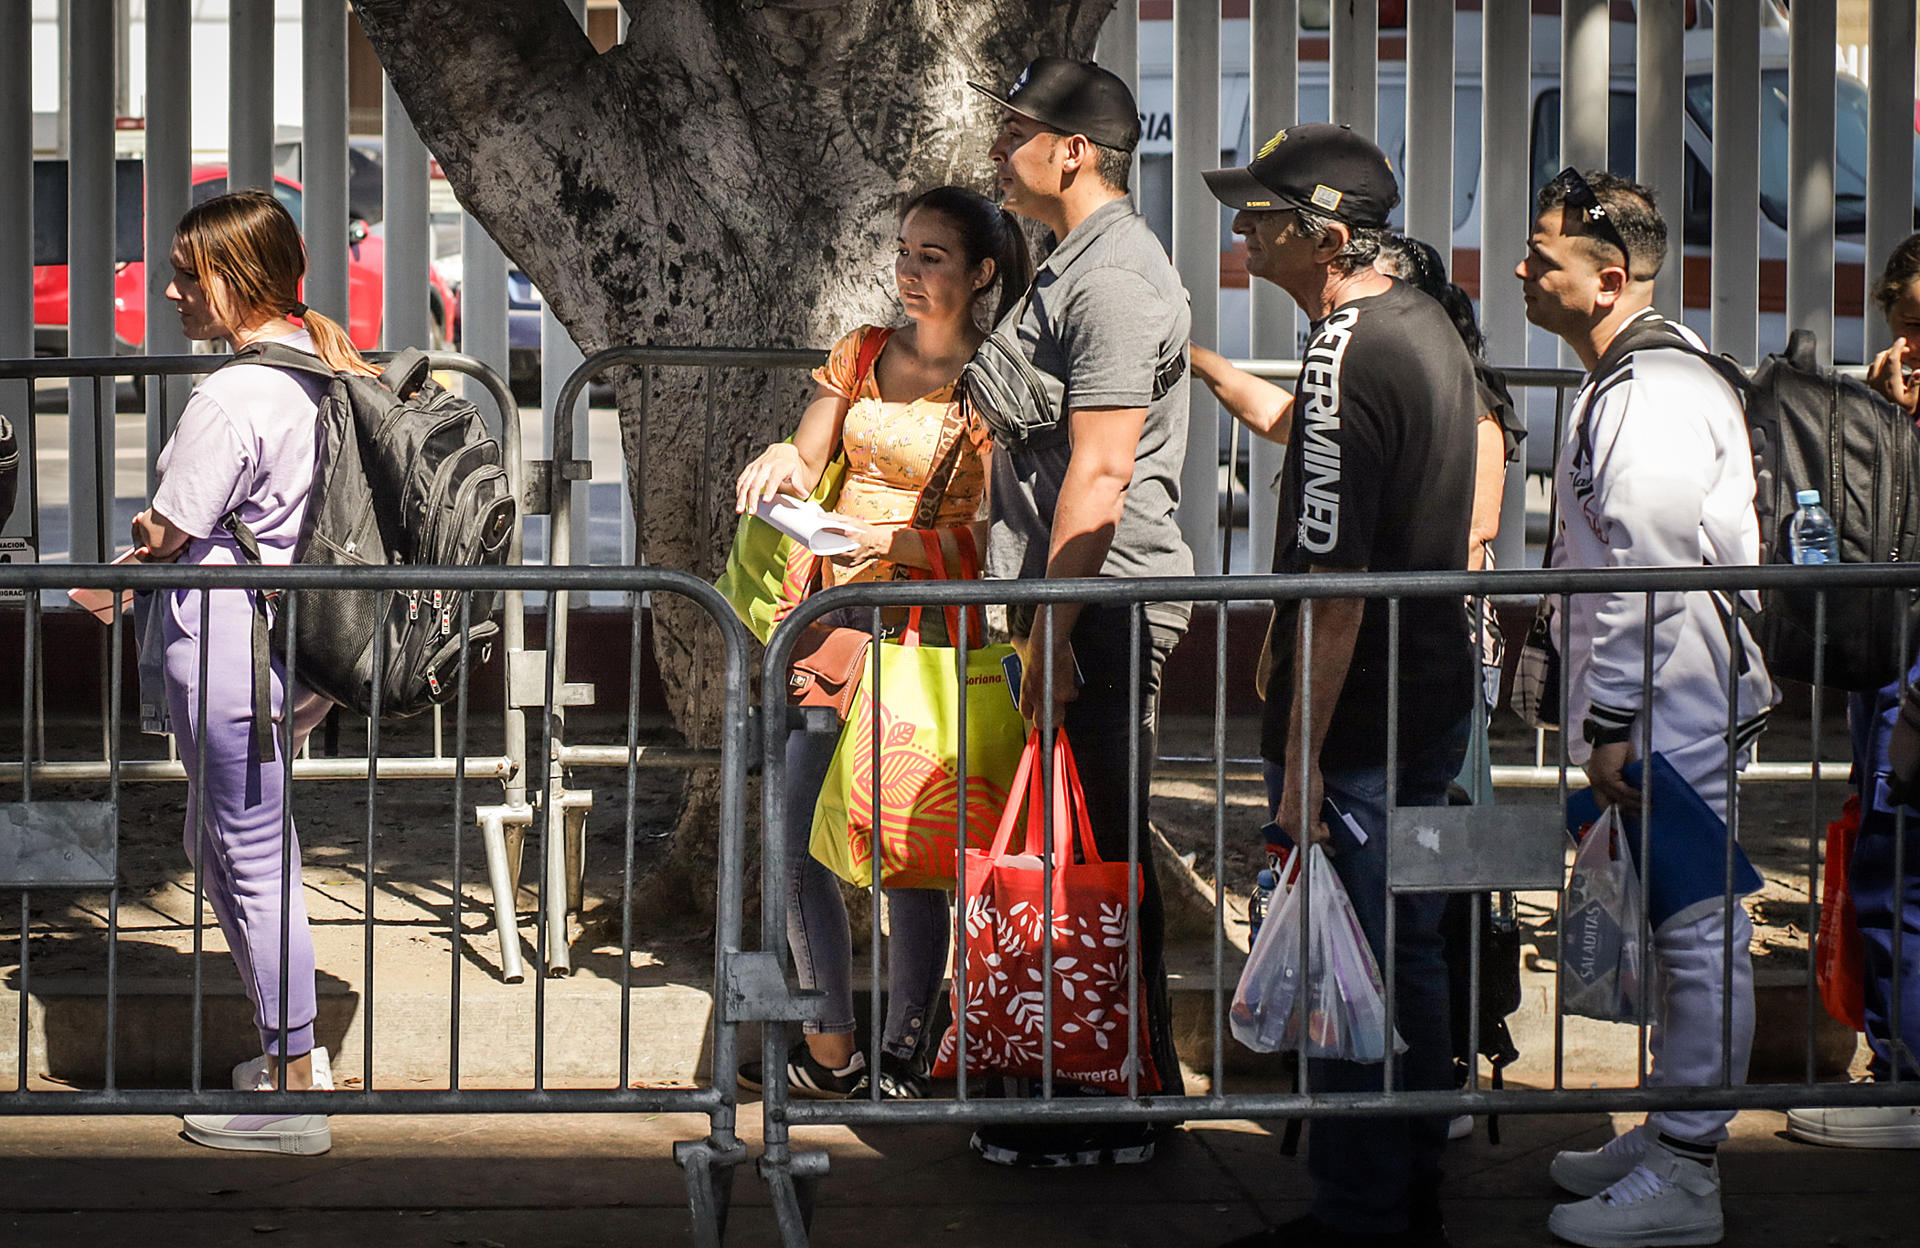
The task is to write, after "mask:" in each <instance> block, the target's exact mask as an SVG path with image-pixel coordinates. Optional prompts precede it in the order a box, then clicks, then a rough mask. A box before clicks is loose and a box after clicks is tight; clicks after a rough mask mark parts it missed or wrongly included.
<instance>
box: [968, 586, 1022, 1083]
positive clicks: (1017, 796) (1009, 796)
mask: <svg viewBox="0 0 1920 1248" xmlns="http://www.w3.org/2000/svg"><path fill="white" fill-rule="evenodd" d="M971 623H972V613H971V612H970V611H966V610H962V611H961V612H960V628H959V634H960V635H959V639H958V644H959V652H958V655H957V657H956V660H955V664H954V666H955V668H956V669H957V670H956V672H955V675H954V679H955V680H956V681H957V682H958V684H959V687H958V689H957V690H956V691H955V698H956V705H957V706H958V707H959V711H960V713H959V724H958V745H959V749H958V751H957V753H956V756H955V763H954V765H955V768H956V770H958V772H959V779H960V787H959V790H958V791H957V792H956V793H955V795H954V800H955V802H956V807H955V821H956V822H957V823H958V825H959V828H960V834H959V835H958V836H956V837H954V838H953V879H954V899H953V919H952V923H953V1000H954V1003H955V1004H956V1006H957V1007H958V1008H957V1009H955V1010H954V1011H953V1026H954V1032H955V1034H956V1036H957V1038H958V1040H959V1059H958V1060H959V1067H958V1068H957V1069H956V1070H955V1072H954V1079H955V1081H956V1084H957V1090H956V1092H955V1097H956V1099H958V1100H960V1101H961V1102H963V1103H964V1102H965V1101H966V1099H967V846H968V845H969V844H970V843H971V842H972V838H971V837H970V836H969V835H968V829H967V670H968V664H967V653H968V651H967V647H968V645H969V643H971V642H972V640H973V638H972V637H971V636H970V634H969V632H968V627H967V626H968V625H969V624H971ZM980 640H981V644H985V641H986V639H985V638H984V637H983V638H981V639H980ZM1015 709H1018V708H1017V707H1016V708H1015ZM1022 797H1023V795H1022V794H1019V793H1009V794H1007V800H1008V801H1009V802H1014V803H1018V802H1019V801H1021V800H1022ZM1015 809H1016V810H1017V809H1018V806H1017V805H1016V806H1015ZM995 831H996V832H997V831H998V829H995Z"/></svg>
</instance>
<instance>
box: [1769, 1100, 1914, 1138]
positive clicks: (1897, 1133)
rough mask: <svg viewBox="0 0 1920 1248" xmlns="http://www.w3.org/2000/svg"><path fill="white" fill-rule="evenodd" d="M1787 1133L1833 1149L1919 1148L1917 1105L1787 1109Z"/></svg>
mask: <svg viewBox="0 0 1920 1248" xmlns="http://www.w3.org/2000/svg"><path fill="white" fill-rule="evenodd" d="M1787 1134H1789V1135H1791V1136H1793V1137H1794V1138H1795V1139H1801V1140H1805V1141H1807V1143H1809V1144H1826V1145H1830V1146H1832V1147H1834V1148H1920V1105H1854V1106H1849V1107H1848V1108H1846V1109H1790V1110H1788V1111H1787Z"/></svg>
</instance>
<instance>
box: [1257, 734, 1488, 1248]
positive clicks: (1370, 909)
mask: <svg viewBox="0 0 1920 1248" xmlns="http://www.w3.org/2000/svg"><path fill="white" fill-rule="evenodd" d="M1469 727H1470V724H1469V717H1468V716H1463V717H1461V718H1460V720H1459V721H1457V722H1456V723H1454V724H1452V725H1451V726H1449V727H1447V728H1445V729H1443V730H1441V731H1439V732H1436V733H1434V734H1433V735H1431V736H1430V737H1428V738H1427V739H1426V741H1425V742H1424V743H1423V744H1421V745H1420V746H1418V747H1415V748H1413V749H1410V750H1403V751H1402V752H1401V757H1400V759H1399V764H1400V767H1399V770H1400V775H1399V788H1398V791H1397V793H1396V794H1395V800H1396V802H1397V803H1398V804H1399V805H1401V806H1444V805H1446V802H1447V785H1448V783H1449V782H1450V781H1451V780H1452V779H1453V778H1454V776H1455V775H1457V774H1459V771H1460V764H1461V762H1462V760H1463V759H1464V758H1465V756H1466V750H1467V735H1468V730H1469ZM1277 772H1278V769H1277V768H1273V767H1269V768H1268V769H1267V776H1268V786H1269V792H1270V794H1272V795H1273V797H1274V800H1275V803H1276V805H1277V804H1278V798H1279V789H1278V787H1277V785H1276V781H1277V782H1279V784H1284V778H1283V777H1281V776H1279V775H1278V774H1277ZM1321 781H1322V783H1323V785H1324V786H1325V792H1326V796H1327V798H1328V799H1329V800H1331V801H1332V802H1333V803H1334V804H1335V805H1337V806H1338V807H1339V808H1340V809H1341V810H1343V811H1345V812H1346V813H1347V814H1349V815H1351V816H1353V819H1354V821H1355V822H1356V823H1358V824H1359V825H1360V829H1361V831H1363V832H1364V833H1366V840H1365V842H1364V843H1362V842H1361V841H1360V840H1359V839H1358V838H1356V837H1355V836H1354V835H1353V832H1352V831H1351V830H1350V829H1349V828H1347V827H1346V826H1345V825H1344V824H1343V823H1342V822H1341V821H1339V820H1335V819H1330V820H1328V825H1329V827H1330V828H1331V830H1332V833H1333V836H1332V839H1331V840H1330V841H1329V842H1328V844H1327V849H1328V850H1329V851H1330V859H1331V861H1332V864H1333V869H1334V870H1335V871H1336V872H1337V873H1338V874H1339V876H1340V882H1341V883H1342V884H1343V885H1344V886H1345V887H1346V890H1347V897H1348V899H1349V900H1350V901H1351V902H1352V903H1353V909H1354V913H1355V914H1356V915H1357V916H1358V917H1359V919H1360V926H1361V928H1362V930H1364V931H1365V932H1366V934H1367V943H1368V944H1369V945H1370V946H1372V948H1373V953H1374V957H1376V958H1378V959H1379V960H1380V962H1381V970H1382V972H1383V975H1382V977H1383V978H1384V972H1385V969H1386V967H1385V963H1386V958H1385V952H1384V951H1385V949H1386V944H1387V938H1386V928H1387V871H1386V866H1387V862H1386V842H1387V768H1386V764H1385V762H1384V760H1383V761H1382V762H1380V763H1375V764H1370V765H1365V766H1353V767H1338V768H1332V769H1328V770H1325V771H1323V772H1322V773H1321ZM1393 903H1394V916H1395V917H1394V922H1395V929H1394V957H1395V967H1394V973H1395V983H1394V991H1395V1002H1394V1006H1395V1017H1394V1022H1395V1026H1396V1027H1397V1028H1398V1030H1399V1032H1400V1035H1401V1037H1402V1038H1403V1039H1404V1040H1405V1041H1406V1042H1407V1051H1406V1052H1405V1053H1403V1054H1401V1055H1400V1056H1399V1058H1398V1059H1397V1062H1396V1065H1395V1067H1394V1074H1395V1086H1396V1087H1399V1088H1407V1089H1412V1090H1427V1089H1440V1088H1449V1087H1452V1086H1453V1054H1452V1048H1451V1037H1450V1032H1449V1022H1448V1002H1447V967H1446V959H1445V956H1444V942H1443V940H1442V938H1441V934H1440V917H1441V914H1442V913H1443V912H1444V911H1445V909H1446V905H1447V898H1446V895H1445V894H1442V893H1418V894H1414V893H1409V894H1402V895H1400V896H1398V897H1395V898H1394V899H1393ZM1384 1069H1385V1068H1384V1067H1382V1066H1380V1065H1378V1064H1370V1063H1362V1062H1341V1061H1328V1060H1323V1059H1314V1060H1312V1061H1310V1062H1309V1063H1308V1069H1307V1073H1308V1078H1309V1080H1310V1085H1309V1086H1310V1087H1311V1088H1312V1090H1313V1091H1315V1092H1378V1091H1380V1089H1381V1083H1382V1079H1383V1077H1384V1075H1383V1072H1384ZM1446 1143H1447V1119H1446V1116H1445V1115H1444V1114H1441V1115H1433V1114H1429V1115H1422V1116H1419V1117H1407V1118H1316V1119H1314V1120H1313V1130H1312V1133H1311V1135H1310V1137H1309V1139H1308V1141H1307V1172H1308V1173H1309V1174H1311V1175H1312V1176H1313V1212H1314V1215H1315V1216H1316V1217H1318V1218H1319V1219H1320V1221H1321V1222H1323V1223H1325V1224H1326V1225H1327V1226H1329V1227H1332V1228H1334V1229H1335V1230H1338V1231H1341V1232H1344V1233H1347V1234H1356V1235H1371V1234H1391V1233H1394V1232H1398V1231H1403V1230H1405V1229H1406V1228H1407V1226H1408V1224H1409V1222H1410V1220H1411V1218H1412V1215H1413V1210H1414V1209H1415V1207H1416V1206H1418V1205H1422V1204H1430V1203H1431V1202H1433V1201H1436V1200H1437V1199H1438V1194H1439V1185H1440V1154H1441V1152H1442V1150H1444V1149H1445V1147H1446Z"/></svg>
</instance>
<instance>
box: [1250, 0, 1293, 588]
mask: <svg viewBox="0 0 1920 1248" xmlns="http://www.w3.org/2000/svg"><path fill="white" fill-rule="evenodd" d="M1248 17H1249V20H1248V24H1247V36H1248V40H1249V42H1250V43H1251V45H1252V47H1251V48H1250V50H1249V61H1250V63H1249V72H1250V74H1251V81H1250V83H1249V91H1250V95H1249V99H1248V104H1247V107H1248V110H1249V111H1248V117H1249V120H1250V123H1251V124H1250V125H1249V128H1248V129H1249V134H1250V135H1251V138H1252V141H1253V142H1254V143H1256V144H1259V143H1264V142H1266V140H1267V138H1268V137H1269V136H1270V135H1272V134H1273V133H1274V132H1275V131H1277V130H1279V129H1280V128H1281V127H1283V126H1290V125H1292V124H1293V122H1294V118H1295V117H1296V115H1297V114H1298V113H1299V84H1300V43H1299V28H1300V3H1299V0H1252V3H1251V5H1249V6H1248ZM1255 150H1256V151H1257V150H1258V149H1257V148H1256V149H1255ZM1247 308H1248V318H1249V319H1248V351H1247V354H1248V355H1250V356H1252V357H1253V358H1254V359H1257V360H1276V359H1286V358H1289V357H1291V356H1293V355H1295V354H1297V351H1296V348H1295V343H1294V320H1295V309H1294V305H1293V299H1292V297H1291V296H1289V295H1288V294H1287V292H1286V291H1284V290H1282V289H1280V287H1279V286H1277V285H1275V284H1274V283H1272V282H1265V281H1258V280H1255V279H1253V278H1249V279H1247ZM1285 454H1286V452H1285V451H1284V450H1282V449H1281V448H1280V447H1279V446H1278V445H1277V444H1275V443H1272V442H1269V441H1267V440H1266V439H1265V438H1250V439H1248V445H1247V546H1248V554H1249V556H1250V558H1249V559H1248V561H1247V567H1248V570H1249V571H1252V572H1268V571H1271V570H1272V568H1273V540H1274V531H1275V529H1276V528H1277V526H1278V525H1279V513H1280V500H1279V497H1278V496H1277V495H1276V494H1275V493H1274V492H1273V491H1272V490H1270V489H1268V488H1267V486H1268V483H1269V482H1271V481H1272V480H1273V479H1274V478H1275V477H1276V476H1278V475H1279V472H1280V463H1281V460H1282V458H1283V457H1284V456H1285Z"/></svg>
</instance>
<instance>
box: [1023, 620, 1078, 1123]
mask: <svg viewBox="0 0 1920 1248" xmlns="http://www.w3.org/2000/svg"><path fill="white" fill-rule="evenodd" d="M1054 627H1055V625H1054V619H1053V607H1052V605H1051V604H1049V605H1047V606H1043V607H1041V608H1040V641H1041V651H1040V689H1041V693H1042V696H1041V698H1040V722H1041V733H1040V746H1041V749H1040V795H1041V803H1040V820H1041V822H1040V853H1041V859H1040V862H1041V886H1042V888H1043V889H1044V896H1043V898H1042V900H1041V903H1040V1099H1042V1100H1046V1101H1050V1100H1052V1099H1053V919H1054V914H1053V882H1054V880H1055V879H1056V878H1057V873H1058V870H1059V867H1058V861H1057V859H1056V858H1055V856H1054V848H1055V844H1056V838H1057V837H1058V835H1059V833H1060V829H1059V828H1058V827H1056V826H1054V819H1053V795H1054V793H1055V792H1056V791H1057V790H1056V787H1055V786H1057V785H1062V784H1065V783H1066V782H1067V779H1066V777H1065V776H1063V775H1061V774H1060V769H1059V768H1057V767H1055V766H1054V765H1053V750H1054V746H1055V744H1056V743H1057V742H1058V741H1059V739H1060V738H1059V734H1060V732H1061V730H1062V729H1063V728H1064V727H1065V725H1064V724H1060V723H1057V722H1056V721H1055V715H1054V712H1055V703H1054V700H1053V680H1054V673H1053V669H1054V652H1053V647H1054V633H1053V630H1054ZM1026 679H1028V680H1032V679H1033V674H1032V673H1031V672H1029V673H1027V676H1026ZM1029 818H1031V816H1029ZM1027 826H1028V828H1029V829H1031V827H1032V826H1033V825H1032V824H1031V823H1029V824H1028V825H1027ZM1067 836H1068V838H1069V839H1068V848H1067V852H1068V853H1072V852H1073V848H1072V839H1071V838H1072V836H1073V830H1072V829H1071V828H1068V829H1067ZM1032 841H1033V838H1032V836H1031V835H1029V836H1028V838H1027V842H1028V844H1027V852H1028V853H1032V852H1033V844H1032Z"/></svg>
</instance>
